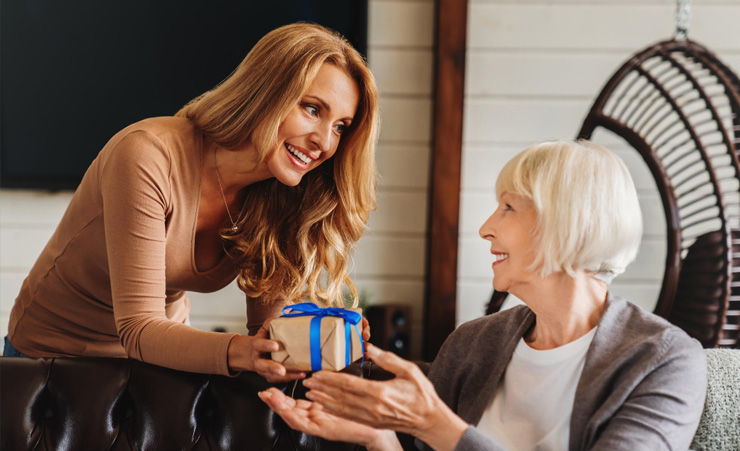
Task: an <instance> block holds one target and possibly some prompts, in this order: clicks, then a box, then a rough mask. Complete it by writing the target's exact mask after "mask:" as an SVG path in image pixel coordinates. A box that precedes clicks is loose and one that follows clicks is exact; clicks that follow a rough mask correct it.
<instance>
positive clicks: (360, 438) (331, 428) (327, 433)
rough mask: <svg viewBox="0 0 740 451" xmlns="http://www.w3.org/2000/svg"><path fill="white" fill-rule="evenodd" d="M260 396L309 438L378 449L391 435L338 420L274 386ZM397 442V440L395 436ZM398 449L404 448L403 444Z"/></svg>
mask: <svg viewBox="0 0 740 451" xmlns="http://www.w3.org/2000/svg"><path fill="white" fill-rule="evenodd" d="M259 397H260V399H261V400H262V401H264V402H265V404H267V405H268V406H270V408H271V409H272V410H274V411H275V412H276V413H277V414H278V415H280V417H281V418H282V419H283V420H285V423H287V425H288V426H290V427H291V428H292V429H295V430H297V431H301V432H304V433H306V434H308V435H313V436H316V437H322V438H324V439H327V440H332V441H340V442H348V443H357V444H359V445H363V446H365V447H367V448H369V449H373V448H378V446H377V444H378V442H379V441H381V440H382V438H383V435H384V434H387V432H390V431H385V432H384V431H380V430H377V429H374V428H372V427H370V426H365V425H363V424H360V423H356V422H354V421H350V420H346V419H343V418H339V417H336V416H334V415H332V414H330V413H328V412H326V411H325V410H324V409H323V407H321V405H320V404H316V403H313V402H311V401H306V400H305V399H298V400H296V399H293V398H290V397H288V396H285V395H284V394H283V392H281V391H280V390H278V389H276V388H274V387H272V388H270V389H268V390H265V391H262V392H259ZM391 434H392V433H391ZM386 438H387V437H386ZM393 440H394V441H395V434H393ZM386 449H388V448H386ZM391 449H392V448H391ZM397 449H400V445H399V447H397Z"/></svg>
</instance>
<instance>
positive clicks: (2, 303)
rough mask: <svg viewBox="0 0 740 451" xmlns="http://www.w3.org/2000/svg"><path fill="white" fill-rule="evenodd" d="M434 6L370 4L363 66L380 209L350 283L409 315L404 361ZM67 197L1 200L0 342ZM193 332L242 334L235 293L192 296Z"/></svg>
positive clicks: (415, 338) (415, 296) (421, 223)
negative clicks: (377, 128)
mask: <svg viewBox="0 0 740 451" xmlns="http://www.w3.org/2000/svg"><path fill="white" fill-rule="evenodd" d="M433 15H434V4H433V2H432V0H418V1H405V0H396V1H386V0H371V1H370V18H369V37H368V38H369V50H368V60H369V62H370V66H371V68H372V70H373V73H374V74H375V77H376V79H377V82H378V86H379V88H380V92H381V107H382V121H383V124H382V130H381V135H380V142H379V145H378V150H377V160H378V167H379V171H380V175H381V181H380V185H379V192H378V210H377V211H376V212H374V213H373V214H372V215H371V217H370V223H369V226H370V230H369V231H368V232H367V233H366V234H365V236H363V238H362V239H361V240H360V242H359V243H358V244H357V249H356V252H355V257H354V267H353V278H354V279H355V281H356V283H357V285H358V287H359V289H360V290H361V291H362V292H363V293H364V294H365V296H366V297H367V299H368V300H369V302H370V303H376V304H379V303H404V304H409V305H411V306H412V344H413V346H412V356H415V357H417V358H418V357H419V356H420V352H419V349H420V344H421V342H420V340H421V313H422V310H421V308H422V296H423V286H424V284H423V276H424V254H425V251H424V248H425V238H424V236H425V235H424V233H425V230H426V214H427V213H426V212H427V198H426V192H427V186H428V174H429V169H428V167H429V152H430V139H431V138H430V137H431V117H432V116H431V115H432V113H431V105H432V101H431V92H432V54H433V52H432V46H433V42H434V38H433V36H434V31H433V28H434V27H433ZM70 198H71V193H67V192H64V193H56V194H50V193H46V192H36V191H17V190H2V191H0V337H1V336H4V335H5V334H6V333H7V323H8V315H9V312H10V308H11V306H12V303H13V301H14V299H15V296H16V295H17V293H18V290H19V288H20V285H21V283H22V281H23V279H24V278H25V275H26V273H27V272H28V270H29V269H30V267H31V265H33V262H34V261H35V259H36V257H37V256H38V255H39V253H40V252H41V250H42V249H43V246H44V245H45V244H46V242H47V240H48V239H49V237H50V236H51V234H52V233H53V231H54V229H55V227H56V224H57V223H58V222H59V220H60V218H61V216H62V214H63V213H64V210H65V208H66V206H67V204H68V203H69V199H70ZM189 296H190V299H191V304H192V309H193V310H192V316H191V320H192V324H193V325H194V326H195V327H199V328H203V329H211V328H212V327H214V326H222V327H225V328H226V329H227V330H232V331H239V332H246V329H245V327H244V323H245V318H246V316H245V303H244V297H243V294H242V293H241V292H240V291H239V289H238V288H236V286H235V285H231V286H229V287H227V288H225V289H224V290H222V291H220V292H218V293H212V294H198V293H191V294H190V295H189Z"/></svg>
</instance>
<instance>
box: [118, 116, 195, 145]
mask: <svg viewBox="0 0 740 451" xmlns="http://www.w3.org/2000/svg"><path fill="white" fill-rule="evenodd" d="M136 132H144V133H145V134H150V135H152V136H155V137H157V138H159V139H161V140H163V141H168V140H170V139H172V138H176V139H181V138H182V137H183V136H193V135H196V134H198V129H197V127H196V126H195V124H194V123H193V122H192V121H191V120H190V119H188V118H185V117H175V116H160V117H150V118H147V119H143V120H140V121H138V122H134V123H133V124H131V125H129V126H128V127H126V128H124V129H123V130H121V131H120V132H118V135H121V136H125V135H130V134H136Z"/></svg>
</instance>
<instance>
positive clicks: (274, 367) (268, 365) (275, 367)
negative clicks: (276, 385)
mask: <svg viewBox="0 0 740 451" xmlns="http://www.w3.org/2000/svg"><path fill="white" fill-rule="evenodd" d="M254 370H255V371H256V372H258V373H260V374H262V375H263V376H264V375H266V374H271V375H273V376H285V375H286V374H287V370H286V369H285V367H284V366H283V365H281V364H279V363H277V362H276V361H274V360H270V359H257V360H255V361H254Z"/></svg>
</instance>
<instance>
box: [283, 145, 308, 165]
mask: <svg viewBox="0 0 740 451" xmlns="http://www.w3.org/2000/svg"><path fill="white" fill-rule="evenodd" d="M285 147H286V148H287V149H288V151H289V152H290V153H292V154H293V155H295V157H296V158H298V159H299V160H301V161H302V162H304V163H306V164H308V163H310V162H311V159H310V158H309V157H308V156H307V155H306V154H304V153H303V152H301V151H300V150H298V149H296V148H295V147H293V146H291V145H290V144H288V143H285Z"/></svg>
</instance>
